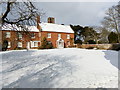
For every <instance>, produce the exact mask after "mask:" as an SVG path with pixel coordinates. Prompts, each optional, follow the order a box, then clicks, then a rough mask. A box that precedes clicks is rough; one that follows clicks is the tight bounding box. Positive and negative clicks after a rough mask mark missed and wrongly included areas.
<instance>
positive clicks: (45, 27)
mask: <svg viewBox="0 0 120 90" xmlns="http://www.w3.org/2000/svg"><path fill="white" fill-rule="evenodd" d="M39 25H40V26H41V28H42V31H48V32H62V33H74V31H73V30H72V28H71V27H70V26H69V25H59V24H52V23H40V24H39ZM27 27H28V31H30V32H39V30H38V29H37V27H36V26H27ZM2 30H12V31H22V29H21V28H20V27H17V26H16V25H11V24H7V25H4V26H3V27H2Z"/></svg>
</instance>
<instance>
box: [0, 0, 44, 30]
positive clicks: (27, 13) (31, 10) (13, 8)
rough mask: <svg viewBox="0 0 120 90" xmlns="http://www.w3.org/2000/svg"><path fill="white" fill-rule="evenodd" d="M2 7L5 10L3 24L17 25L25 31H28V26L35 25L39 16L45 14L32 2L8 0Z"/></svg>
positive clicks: (28, 0) (3, 11)
mask: <svg viewBox="0 0 120 90" xmlns="http://www.w3.org/2000/svg"><path fill="white" fill-rule="evenodd" d="M0 5H2V8H3V9H2V15H1V21H2V22H1V24H2V25H4V24H11V25H17V26H19V27H21V28H22V29H23V30H24V31H27V28H26V27H25V26H26V25H35V22H36V16H37V15H42V14H43V13H42V12H39V10H38V9H37V8H36V7H35V5H34V3H32V2H31V1H30V0H27V1H26V2H18V1H17V0H7V2H1V3H0Z"/></svg>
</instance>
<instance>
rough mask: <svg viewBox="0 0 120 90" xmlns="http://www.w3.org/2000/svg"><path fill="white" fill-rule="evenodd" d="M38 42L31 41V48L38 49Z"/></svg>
mask: <svg viewBox="0 0 120 90" xmlns="http://www.w3.org/2000/svg"><path fill="white" fill-rule="evenodd" d="M38 42H39V41H31V47H38ZM35 43H37V46H35Z"/></svg>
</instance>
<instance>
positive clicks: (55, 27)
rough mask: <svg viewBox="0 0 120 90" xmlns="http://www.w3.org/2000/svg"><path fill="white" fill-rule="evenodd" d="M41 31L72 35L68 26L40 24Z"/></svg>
mask: <svg viewBox="0 0 120 90" xmlns="http://www.w3.org/2000/svg"><path fill="white" fill-rule="evenodd" d="M40 26H41V28H42V31H48V32H63V33H74V31H73V30H72V28H71V27H70V26H68V25H59V24H52V23H40Z"/></svg>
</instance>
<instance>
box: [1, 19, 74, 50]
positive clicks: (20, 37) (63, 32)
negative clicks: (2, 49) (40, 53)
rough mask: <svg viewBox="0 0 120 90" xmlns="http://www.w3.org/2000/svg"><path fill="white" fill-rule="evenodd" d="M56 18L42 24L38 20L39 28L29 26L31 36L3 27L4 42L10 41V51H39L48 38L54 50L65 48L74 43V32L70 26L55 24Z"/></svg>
mask: <svg viewBox="0 0 120 90" xmlns="http://www.w3.org/2000/svg"><path fill="white" fill-rule="evenodd" d="M54 22H55V21H54V18H48V23H40V18H39V17H38V18H37V26H28V31H29V34H26V33H22V31H21V30H20V28H15V27H11V25H7V26H3V27H2V29H1V30H0V32H1V33H2V40H7V41H8V49H9V50H13V49H15V48H29V49H37V48H38V47H40V46H41V43H42V39H43V38H44V37H46V38H47V40H48V41H50V42H51V43H52V44H53V47H54V48H64V47H68V46H70V45H73V43H74V32H73V30H72V29H71V27H70V26H68V25H59V24H55V23H54Z"/></svg>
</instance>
